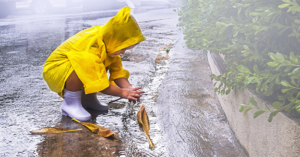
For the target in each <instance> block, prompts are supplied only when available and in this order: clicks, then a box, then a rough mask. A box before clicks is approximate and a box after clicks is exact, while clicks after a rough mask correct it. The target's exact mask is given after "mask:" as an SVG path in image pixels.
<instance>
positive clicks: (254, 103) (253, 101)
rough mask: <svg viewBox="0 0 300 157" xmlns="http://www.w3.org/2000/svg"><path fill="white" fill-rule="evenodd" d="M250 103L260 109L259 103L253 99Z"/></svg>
mask: <svg viewBox="0 0 300 157" xmlns="http://www.w3.org/2000/svg"><path fill="white" fill-rule="evenodd" d="M249 103H251V104H252V105H254V106H255V107H257V108H258V106H257V102H256V101H255V100H254V99H253V97H251V98H250V100H249Z"/></svg>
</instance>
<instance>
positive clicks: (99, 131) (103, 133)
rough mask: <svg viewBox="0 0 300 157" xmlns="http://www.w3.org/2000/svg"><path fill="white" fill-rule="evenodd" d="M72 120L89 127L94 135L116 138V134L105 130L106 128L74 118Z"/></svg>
mask: <svg viewBox="0 0 300 157" xmlns="http://www.w3.org/2000/svg"><path fill="white" fill-rule="evenodd" d="M72 120H74V121H75V122H78V123H80V124H82V125H83V126H85V127H87V128H88V129H89V130H91V131H92V132H93V133H96V134H98V135H99V136H101V137H110V136H116V133H115V132H113V131H111V130H109V129H107V128H104V127H101V126H98V125H96V124H92V123H86V122H80V121H78V120H77V119H75V118H72Z"/></svg>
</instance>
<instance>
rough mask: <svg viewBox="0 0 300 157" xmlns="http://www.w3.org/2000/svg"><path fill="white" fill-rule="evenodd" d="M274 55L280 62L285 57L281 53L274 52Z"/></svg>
mask: <svg viewBox="0 0 300 157" xmlns="http://www.w3.org/2000/svg"><path fill="white" fill-rule="evenodd" d="M276 57H277V59H278V60H279V61H280V62H283V61H284V60H285V59H284V56H283V55H282V54H281V53H278V52H277V53H276Z"/></svg>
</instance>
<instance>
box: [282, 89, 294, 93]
mask: <svg viewBox="0 0 300 157" xmlns="http://www.w3.org/2000/svg"><path fill="white" fill-rule="evenodd" d="M291 89H292V88H289V89H282V90H281V92H282V93H286V92H287V91H289V90H291Z"/></svg>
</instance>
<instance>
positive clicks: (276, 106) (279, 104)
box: [272, 101, 283, 108]
mask: <svg viewBox="0 0 300 157" xmlns="http://www.w3.org/2000/svg"><path fill="white" fill-rule="evenodd" d="M272 107H274V108H282V107H283V105H282V103H280V102H279V101H276V102H274V103H273V104H272Z"/></svg>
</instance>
